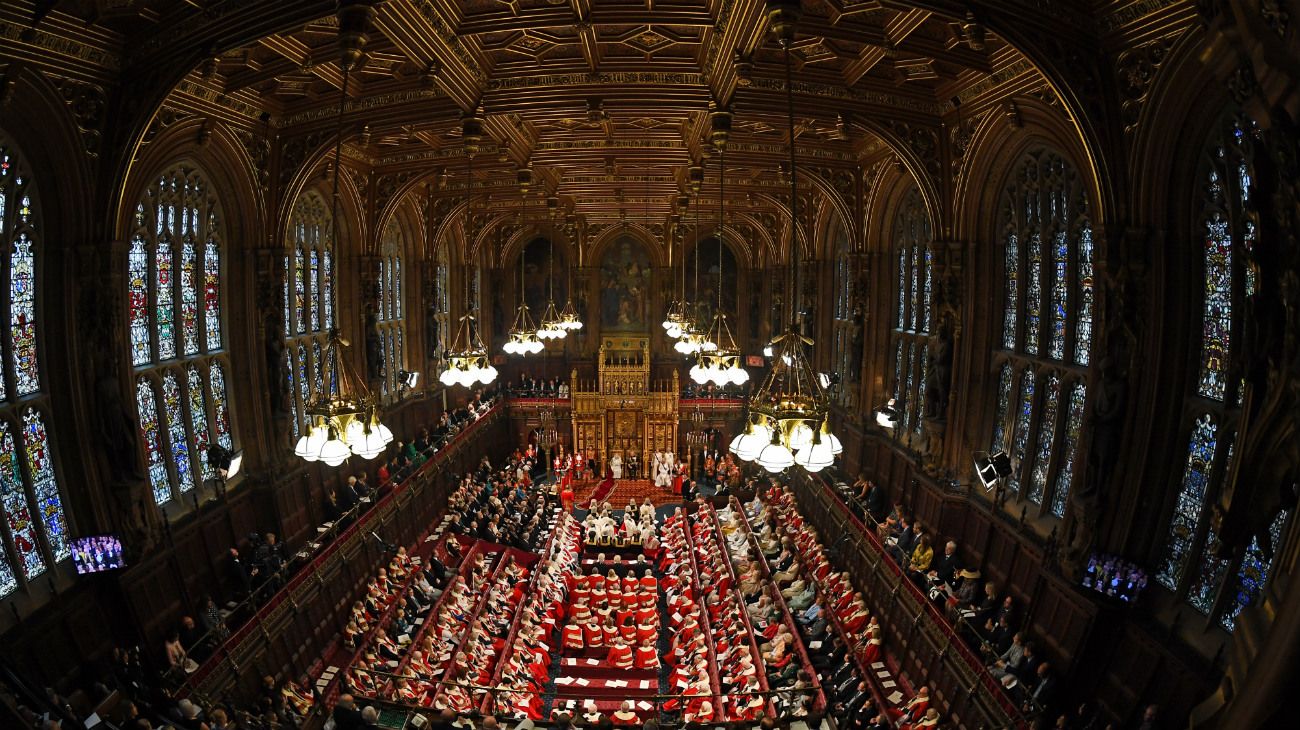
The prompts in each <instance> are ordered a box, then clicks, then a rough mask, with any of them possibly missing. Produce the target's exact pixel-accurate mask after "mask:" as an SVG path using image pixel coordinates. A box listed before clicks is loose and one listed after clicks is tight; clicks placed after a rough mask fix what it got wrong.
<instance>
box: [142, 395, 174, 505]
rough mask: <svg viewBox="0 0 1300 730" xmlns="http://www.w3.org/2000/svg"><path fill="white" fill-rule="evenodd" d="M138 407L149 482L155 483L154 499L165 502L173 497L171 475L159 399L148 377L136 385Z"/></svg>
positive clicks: (160, 502) (159, 502)
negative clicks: (165, 454)
mask: <svg viewBox="0 0 1300 730" xmlns="http://www.w3.org/2000/svg"><path fill="white" fill-rule="evenodd" d="M135 398H136V407H137V408H138V409H139V411H140V435H141V436H142V437H143V438H144V449H145V455H146V457H147V459H146V461H147V462H148V464H149V482H150V484H152V485H153V499H154V501H155V502H157V503H158V504H163V503H164V502H167V501H168V500H170V499H171V498H172V486H171V477H169V476H167V461H166V459H165V458H164V457H163V444H162V429H161V427H160V425H159V423H158V400H157V397H156V396H155V395H154V391H153V386H152V385H150V384H149V379H148V378H143V377H142V378H140V379H139V380H138V381H137V382H136V386H135Z"/></svg>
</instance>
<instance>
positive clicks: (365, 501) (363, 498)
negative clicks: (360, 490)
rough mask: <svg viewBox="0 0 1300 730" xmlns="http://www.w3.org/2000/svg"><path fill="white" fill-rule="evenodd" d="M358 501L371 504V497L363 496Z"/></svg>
mask: <svg viewBox="0 0 1300 730" xmlns="http://www.w3.org/2000/svg"><path fill="white" fill-rule="evenodd" d="M357 501H358V502H360V503H361V504H370V497H369V495H367V496H365V497H362V498H361V499H358V500H357Z"/></svg>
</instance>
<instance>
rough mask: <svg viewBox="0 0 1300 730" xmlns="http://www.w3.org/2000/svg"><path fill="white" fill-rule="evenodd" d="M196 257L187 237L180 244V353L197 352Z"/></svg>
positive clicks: (197, 303) (191, 243)
mask: <svg viewBox="0 0 1300 730" xmlns="http://www.w3.org/2000/svg"><path fill="white" fill-rule="evenodd" d="M198 265H199V264H198V256H197V254H196V253H195V251H194V241H192V240H190V238H189V237H188V236H187V237H186V239H185V241H183V242H182V243H181V341H182V343H183V348H182V352H183V353H184V354H186V355H196V354H198V352H199V295H198Z"/></svg>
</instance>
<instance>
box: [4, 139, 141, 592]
mask: <svg viewBox="0 0 1300 730" xmlns="http://www.w3.org/2000/svg"><path fill="white" fill-rule="evenodd" d="M27 172H28V168H27V164H26V162H25V161H24V160H23V159H22V157H21V155H20V154H19V153H18V152H17V150H16V149H14V148H13V147H11V146H10V144H9V143H8V140H7V139H6V138H5V136H4V134H3V133H2V132H0V282H3V283H4V284H5V285H6V286H7V291H6V296H5V299H4V300H2V303H0V316H4V317H5V320H4V326H0V598H3V597H5V596H8V595H9V594H11V593H13V592H14V591H16V590H18V589H19V588H21V587H23V585H24V582H25V581H30V580H32V579H33V578H36V577H37V576H40V575H43V574H45V572H46V571H47V570H48V569H49V568H50V567H51V566H53V565H54V564H55V563H58V562H59V561H61V560H63V559H65V558H67V557H69V555H70V553H69V551H68V523H67V518H66V516H65V514H64V511H63V497H62V495H61V494H60V492H59V482H58V477H57V473H56V465H55V461H54V455H53V451H52V438H51V435H50V434H49V433H48V432H47V430H46V426H45V419H44V416H43V415H42V414H43V413H45V412H47V411H46V409H47V408H48V407H49V403H48V401H49V396H48V395H47V394H45V393H42V392H41V365H42V359H41V350H40V346H41V335H42V332H41V331H40V326H41V325H40V322H39V319H38V315H39V313H40V312H41V308H40V305H41V300H40V296H41V295H42V290H41V279H40V275H41V273H42V267H43V265H44V261H43V260H42V258H41V257H42V256H43V245H44V243H45V238H44V236H43V230H44V228H43V220H42V218H41V208H40V198H39V196H38V195H37V190H36V186H35V183H34V181H33V180H32V179H31V178H30V177H28V175H27ZM147 269H148V263H147V261H146V271H147ZM145 333H146V346H147V344H148V339H147V336H148V325H147V324H146V329H145Z"/></svg>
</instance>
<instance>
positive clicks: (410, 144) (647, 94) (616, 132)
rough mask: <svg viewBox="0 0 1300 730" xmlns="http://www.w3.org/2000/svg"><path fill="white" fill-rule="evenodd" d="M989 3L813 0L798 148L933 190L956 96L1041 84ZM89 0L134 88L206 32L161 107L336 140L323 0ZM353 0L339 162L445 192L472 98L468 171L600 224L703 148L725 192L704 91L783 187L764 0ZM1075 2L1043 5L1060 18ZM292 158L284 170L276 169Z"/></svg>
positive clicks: (738, 174)
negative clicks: (360, 28) (1062, 6)
mask: <svg viewBox="0 0 1300 730" xmlns="http://www.w3.org/2000/svg"><path fill="white" fill-rule="evenodd" d="M997 2H998V0H985V2H975V3H957V2H950V1H949V0H926V1H921V2H899V1H896V0H804V2H803V3H802V6H803V17H802V19H801V21H800V23H799V29H798V34H797V38H796V41H795V43H794V44H793V46H792V49H791V59H792V62H793V68H794V78H795V94H796V129H795V134H796V137H797V148H798V153H799V156H800V158H801V165H807V166H808V168H809V169H811V168H813V167H817V168H820V169H821V172H822V178H823V179H825V180H829V178H831V177H834V176H835V173H833V172H829V171H833V170H836V169H839V170H844V171H848V172H849V173H850V174H849V176H848V177H844V178H842V179H840V181H839V185H838V186H837V187H843V190H842V192H843V193H844V194H845V195H846V196H848V195H851V194H852V192H853V190H854V185H857V184H859V183H860V181H861V178H862V174H861V170H863V169H865V168H866V167H869V166H870V165H872V164H874V163H876V162H879V161H881V160H883V159H886V158H888V157H889V156H891V155H895V154H897V155H898V156H899V158H900V159H901V161H902V162H903V163H904V164H905V165H908V166H909V167H910V168H912V169H913V171H914V173H916V172H924V170H923V168H925V167H927V166H928V167H929V168H930V170H929V174H930V177H931V179H930V180H929V184H930V185H932V186H934V187H936V188H937V187H938V186H939V185H940V184H941V183H940V181H939V180H938V179H937V177H938V175H937V170H938V168H939V166H940V164H939V155H940V152H939V150H938V147H939V144H938V140H940V139H941V138H942V136H943V129H942V125H943V123H944V120H945V116H951V114H952V113H953V111H954V108H955V107H954V105H953V103H952V100H954V99H961V100H962V101H964V102H967V108H970V106H971V102H972V101H973V102H975V103H978V102H979V101H980V99H979V98H976V97H980V96H981V95H984V96H998V95H1002V94H1004V93H1005V92H1006V90H1007V89H1015V88H1019V89H1022V90H1023V89H1027V88H1030V87H1031V86H1036V85H1042V84H1043V83H1044V82H1043V76H1042V75H1040V74H1039V71H1038V69H1037V68H1036V67H1035V66H1034V65H1033V64H1032V63H1030V62H1029V61H1027V60H1026V57H1025V56H1024V55H1022V54H1021V53H1020V52H1019V51H1018V50H1016V49H1015V48H1013V47H1012V46H1011V45H1010V44H1008V43H1007V42H1006V41H1004V40H1003V39H1002V38H1001V37H1000V36H999V35H998V34H997V33H995V32H994V31H992V30H989V29H988V28H986V26H985V24H984V23H981V22H976V21H975V18H976V17H977V16H978V17H985V16H989V15H990V13H992V12H993V11H991V10H989V9H988V8H986V7H983V6H986V5H993V4H997ZM1024 2H1031V0H1003V4H1005V3H1012V4H1015V3H1024ZM52 4H55V5H58V4H60V3H58V2H54V3H52ZM71 4H73V5H77V4H78V3H71ZM79 4H80V5H83V6H84V5H88V4H92V5H97V6H103V7H102V8H101V9H100V13H99V15H97V16H96V18H97V20H98V22H99V23H100V24H101V25H104V26H106V27H112V28H114V29H116V30H117V31H119V32H121V33H122V34H123V36H124V43H123V63H122V65H123V68H124V77H127V76H130V75H132V74H135V75H137V76H139V77H140V79H143V80H142V81H140V83H141V84H142V85H143V84H145V83H148V82H150V81H153V80H165V79H166V78H167V75H168V73H169V72H170V73H174V70H173V69H171V68H170V67H169V63H171V62H178V63H184V62H183V61H181V60H180V59H183V58H186V57H193V56H194V49H195V48H196V47H201V48H203V49H206V51H205V52H203V53H202V57H203V58H205V59H206V60H201V61H199V62H198V63H197V64H196V65H194V67H193V69H192V70H191V71H189V72H188V74H187V75H186V77H185V78H184V79H183V80H182V81H181V82H180V84H179V85H175V86H171V87H170V88H171V91H170V92H169V93H167V94H166V97H167V98H166V99H164V100H163V101H162V103H163V106H164V108H165V107H167V106H172V107H194V106H195V105H196V104H197V105H201V106H203V107H204V108H206V109H207V110H208V112H209V113H214V114H218V115H221V114H225V116H227V117H228V118H229V117H238V118H242V119H243V120H245V121H246V122H247V121H249V120H256V119H260V123H261V125H262V126H263V127H264V128H265V129H266V130H272V129H273V130H274V131H275V133H277V134H278V135H279V136H280V139H281V140H282V143H283V144H291V145H292V144H298V143H297V142H295V141H294V140H295V139H307V138H309V142H316V143H318V145H328V143H329V134H330V133H331V132H332V129H333V124H334V114H335V108H336V104H337V102H338V94H339V90H340V87H341V86H342V81H343V74H342V71H341V66H340V63H339V49H338V21H337V19H336V17H335V12H336V11H337V4H336V2H334V1H333V0H276V2H274V3H269V2H264V0H216V1H214V2H205V1H200V0H186V1H184V2H174V3H167V2H162V0H117V2H109V3H88V2H87V1H86V0H83V1H82V2H80V3H79ZM342 4H343V5H345V6H346V5H365V6H371V7H373V9H374V12H373V16H372V19H371V21H370V23H369V29H368V31H367V34H366V36H367V37H366V41H367V42H366V44H365V49H364V50H365V60H364V64H363V65H362V66H361V67H360V68H359V69H357V70H356V71H355V72H354V73H353V75H352V78H351V80H350V81H349V85H348V102H347V112H346V119H347V123H346V128H347V130H348V132H347V150H348V155H349V158H350V159H351V160H353V161H354V162H356V163H357V164H359V165H361V166H364V167H367V168H369V170H368V172H373V173H374V174H376V175H390V176H393V175H400V176H401V179H402V180H403V181H404V184H407V185H417V184H420V183H421V182H423V181H426V180H436V181H439V182H438V184H437V185H436V186H435V188H436V189H440V190H443V191H446V192H447V193H448V194H454V192H455V191H456V190H457V189H463V187H464V174H465V173H464V168H465V165H464V155H463V153H462V150H461V145H460V127H461V123H462V118H463V116H464V115H465V114H467V113H474V114H477V115H478V116H480V117H481V118H482V119H483V124H484V131H485V134H486V137H487V139H485V148H486V150H487V154H484V155H480V156H479V159H478V160H477V161H476V163H475V166H476V181H475V185H476V186H482V187H484V188H486V189H489V190H500V191H501V197H506V196H507V195H508V192H509V191H513V190H515V189H516V185H515V181H516V175H517V171H518V169H519V168H521V167H531V168H532V169H533V170H534V172H535V179H537V180H539V181H540V182H541V184H542V185H543V186H544V187H545V189H546V190H547V192H548V193H549V194H550V195H552V196H557V197H558V198H559V200H560V204H561V206H562V208H563V209H565V210H566V211H568V212H569V213H572V214H575V215H576V216H577V217H579V218H580V219H582V220H585V221H587V222H588V223H595V222H613V221H616V220H619V219H627V218H633V219H636V218H642V217H649V218H651V219H655V220H658V221H666V220H667V219H666V216H667V215H668V214H669V213H670V212H674V211H677V210H679V208H678V200H679V198H680V196H681V195H682V194H683V193H685V192H686V191H687V190H688V189H689V184H688V178H689V175H688V169H689V168H690V166H692V165H700V164H704V166H705V168H706V179H705V182H704V186H703V190H704V198H703V202H704V203H705V204H706V205H708V206H710V209H712V207H713V206H714V205H716V199H715V198H714V197H713V196H715V194H714V193H713V192H712V191H713V189H714V187H715V186H716V170H717V167H716V163H714V162H713V161H711V160H709V158H708V154H709V152H708V150H707V148H708V144H707V140H708V137H709V116H708V110H709V109H710V107H711V105H713V106H717V107H722V108H726V109H730V110H731V111H732V112H733V114H734V129H733V133H732V136H731V144H730V146H729V147H728V154H727V163H728V188H729V191H734V192H735V194H736V195H735V196H734V198H732V199H733V200H734V201H735V203H736V205H737V206H739V207H746V206H748V207H750V208H752V209H753V211H754V214H755V215H761V214H772V213H780V212H781V210H782V209H783V206H784V205H785V203H786V202H787V200H788V198H787V194H786V188H785V185H786V183H785V182H784V181H783V179H782V178H783V173H782V170H783V169H784V167H783V164H784V161H785V160H786V156H787V155H786V151H787V147H786V145H787V139H788V136H789V135H788V132H787V122H786V98H785V82H784V74H785V68H784V56H783V51H782V50H781V49H780V47H779V46H778V45H777V44H776V43H775V42H774V41H773V40H772V39H771V38H770V37H769V35H768V33H767V27H766V26H767V24H766V20H765V16H764V3H763V0H345V1H344V2H343V3H342ZM267 6H274V10H272V9H270V8H268V7H267ZM127 7H130V8H132V9H133V12H134V15H131V14H130V13H128V12H126V11H123V10H122V8H127ZM1040 15H1041V14H1040ZM1070 17H1072V16H1071V14H1070V13H1069V12H1064V13H1063V14H1062V15H1061V17H1060V18H1055V19H1054V18H1052V17H1050V16H1044V17H1038V16H1034V19H1033V23H1038V24H1042V23H1048V24H1049V25H1050V23H1051V22H1058V23H1065V25H1066V26H1068V24H1069V22H1070V21H1069V18H1070ZM141 21H148V22H147V23H141ZM132 22H134V23H136V24H138V25H139V26H141V27H133V25H132ZM1033 23H1026V26H1027V27H1028V26H1030V25H1033ZM994 25H996V23H995V24H994ZM141 28H143V29H141ZM191 63H192V62H191ZM146 69H147V72H146ZM168 83H169V85H170V84H174V83H175V82H174V81H173V82H168ZM256 125H257V123H255V124H251V125H249V126H256ZM313 135H314V136H313ZM304 144H306V143H304ZM927 155H928V156H929V158H928V159H927V158H926V156H927ZM309 156H310V154H308V155H304V156H302V159H305V158H307V157H309ZM291 162H292V160H291ZM294 172H295V171H293V170H283V169H282V170H281V180H282V181H284V180H285V179H286V178H285V177H284V176H285V175H286V174H289V175H292V174H294ZM426 175H428V176H429V177H426ZM733 178H734V180H733ZM827 184H828V185H829V184H831V183H829V182H828V183H827ZM812 188H813V186H809V189H812ZM729 197H732V196H729ZM711 198H713V199H711ZM814 205H815V204H814ZM812 207H814V206H809V207H808V209H811V208H812ZM851 227H852V226H851Z"/></svg>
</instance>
